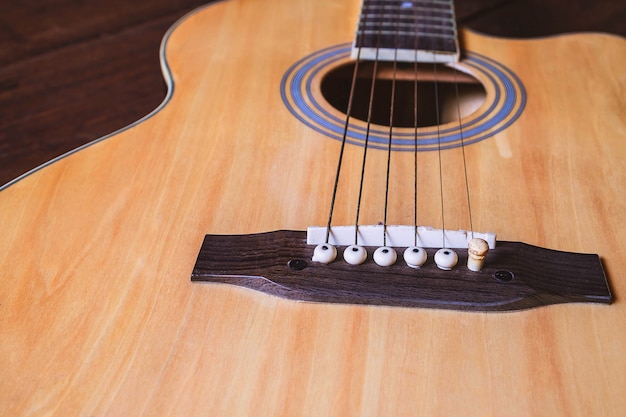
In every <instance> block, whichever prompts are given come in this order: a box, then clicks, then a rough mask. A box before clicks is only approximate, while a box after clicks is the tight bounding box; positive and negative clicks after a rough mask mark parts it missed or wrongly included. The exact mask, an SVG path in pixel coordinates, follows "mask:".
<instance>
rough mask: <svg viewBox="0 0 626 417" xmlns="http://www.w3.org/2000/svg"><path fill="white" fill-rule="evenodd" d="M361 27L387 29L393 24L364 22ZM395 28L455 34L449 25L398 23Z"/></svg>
mask: <svg viewBox="0 0 626 417" xmlns="http://www.w3.org/2000/svg"><path fill="white" fill-rule="evenodd" d="M360 26H361V27H368V26H374V27H378V26H380V27H385V26H392V24H391V23H389V22H386V21H382V22H363V23H361V25H360ZM394 26H395V27H398V28H414V29H418V28H419V29H438V30H448V31H450V32H452V33H455V31H454V29H453V28H452V27H450V26H449V25H439V24H436V23H435V24H431V23H413V22H396V23H395V25H394ZM411 34H416V33H415V32H411Z"/></svg>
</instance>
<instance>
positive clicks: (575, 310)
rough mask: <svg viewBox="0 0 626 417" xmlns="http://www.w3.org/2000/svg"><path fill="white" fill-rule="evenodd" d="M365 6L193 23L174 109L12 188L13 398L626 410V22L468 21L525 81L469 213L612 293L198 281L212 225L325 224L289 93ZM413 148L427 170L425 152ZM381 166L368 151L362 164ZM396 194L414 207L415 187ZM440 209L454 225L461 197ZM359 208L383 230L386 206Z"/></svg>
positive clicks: (50, 409) (279, 6)
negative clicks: (332, 300) (430, 291)
mask: <svg viewBox="0 0 626 417" xmlns="http://www.w3.org/2000/svg"><path fill="white" fill-rule="evenodd" d="M358 11H359V4H358V3H357V2H353V1H350V2H334V1H315V2H311V1H307V0H289V1H287V0H272V1H266V2H250V1H236V0H232V1H224V2H221V3H218V4H215V5H213V6H211V7H209V8H207V9H204V10H200V11H198V12H196V13H194V14H192V15H190V16H189V17H188V18H187V19H186V20H184V21H183V22H182V23H181V24H180V25H178V26H177V27H176V28H175V29H174V30H173V31H172V32H171V33H170V34H169V35H168V36H167V39H166V44H165V52H166V57H167V64H168V68H169V73H170V74H171V77H172V81H173V84H174V89H173V94H172V96H171V99H170V100H169V102H168V103H167V105H166V106H165V107H163V108H162V109H161V110H160V111H159V112H158V113H157V114H155V115H154V116H153V117H151V118H149V119H147V120H145V121H143V122H142V123H140V124H137V125H135V126H133V127H131V128H129V129H127V130H125V131H123V132H121V133H119V134H117V135H115V136H113V137H110V138H107V139H106V140H102V141H99V142H97V143H94V144H92V145H91V146H89V147H87V148H85V149H83V150H81V151H79V152H76V153H74V154H72V155H69V156H67V157H65V158H63V159H61V160H59V161H57V162H55V163H53V164H51V165H49V166H47V167H45V168H43V169H41V170H39V171H37V172H35V173H33V174H31V175H29V176H28V177H26V178H24V179H22V180H20V181H18V182H15V183H14V184H12V185H11V186H9V187H7V188H5V189H3V190H2V191H1V192H0V230H2V236H1V237H0V270H1V271H2V279H1V280H0V329H1V331H2V337H0V375H2V381H1V382H0V399H2V401H0V414H2V415H83V414H85V415H87V414H88V415H158V416H167V415H210V416H249V415H255V416H294V415H297V416H321V415H324V416H368V415H386V416H397V415H429V416H436V415H441V416H449V415H476V416H490V415H491V416H498V415H508V416H517V415H519V416H528V415H542V416H545V415H557V416H587V415H592V414H597V415H603V416H619V415H621V414H622V413H623V410H625V409H626V397H625V396H624V395H623V392H624V389H625V388H626V355H625V354H624V353H625V352H626V320H624V317H625V315H626V305H625V304H624V302H623V295H622V294H624V291H626V284H625V282H626V281H625V280H624V278H623V276H622V275H623V271H624V270H625V269H626V250H625V246H624V242H623V239H622V236H621V234H622V231H623V230H626V204H625V201H624V197H623V184H624V183H625V182H626V142H625V141H624V132H626V117H625V116H624V112H623V109H624V108H626V103H625V102H624V100H625V99H624V98H625V97H626V79H625V78H624V76H623V74H624V72H623V66H624V63H625V59H626V58H625V57H626V41H625V40H624V39H622V38H619V37H615V36H610V35H591V34H585V35H568V36H561V37H553V38H549V39H543V40H533V41H511V40H505V39H494V38H488V37H484V36H481V35H478V34H475V33H472V32H463V33H462V34H463V38H462V39H463V47H464V48H465V49H467V50H469V51H473V52H476V53H479V54H481V55H484V56H489V57H491V58H493V59H495V60H497V61H498V62H501V63H503V64H504V65H506V66H507V67H508V68H511V70H512V71H514V72H515V73H516V74H517V75H518V76H519V77H520V79H521V80H522V82H523V84H524V86H525V87H526V89H527V93H528V102H527V104H526V108H525V110H524V112H523V113H522V115H521V116H520V118H519V120H517V121H516V123H515V124H514V125H511V126H510V127H509V128H507V129H505V130H503V131H502V132H500V133H498V134H497V135H496V136H494V137H493V138H490V139H487V140H484V141H481V142H479V143H475V144H473V145H471V146H468V147H467V148H466V150H465V151H466V153H467V160H468V161H471V165H472V166H471V169H470V170H469V172H470V178H469V180H470V182H471V183H472V184H474V185H475V188H476V189H477V190H480V192H477V193H474V195H473V196H472V197H473V200H472V208H473V212H474V223H475V227H476V229H478V230H480V229H486V230H497V231H498V234H499V239H502V240H514V241H524V242H527V243H530V244H534V245H539V246H544V247H551V248H556V249H559V250H564V251H573V252H591V253H598V254H599V255H600V257H601V259H602V262H603V265H604V267H605V270H606V273H607V275H608V276H609V279H610V285H611V289H612V292H613V294H614V295H615V297H616V299H615V302H614V303H613V304H612V305H610V306H600V305H596V304H593V305H592V304H572V305H558V306H550V307H544V308H540V309H536V310H531V311H525V312H519V313H507V314H497V313H496V314H483V313H460V312H450V311H436V310H423V309H414V310H412V309H403V308H390V307H364V306H345V305H326V304H308V303H297V302H293V301H289V300H282V299H277V298H274V297H267V296H264V295H261V294H257V293H255V292H252V291H248V290H244V289H238V288H231V287H228V286H222V285H194V284H192V283H190V282H189V276H190V275H191V272H192V269H193V266H194V262H195V260H196V256H197V254H198V250H199V249H200V246H201V244H202V240H203V237H204V235H205V234H207V233H214V234H237V233H256V232H262V231H269V230H278V229H294V230H303V229H305V228H306V227H307V226H309V225H313V224H324V222H325V218H326V216H327V209H328V205H327V202H328V201H329V199H330V193H331V192H332V182H333V178H332V175H327V173H328V172H332V170H333V169H334V165H335V163H336V159H337V152H338V149H339V146H340V144H339V143H338V142H337V141H335V140H332V139H330V138H328V137H326V136H325V135H323V134H321V133H318V132H316V131H314V130H312V129H310V128H308V127H307V126H306V125H304V124H303V123H301V122H300V121H299V120H297V119H296V118H295V117H293V115H292V114H291V113H290V112H289V111H288V109H287V108H286V107H285V106H284V104H283V102H282V100H281V97H280V94H279V86H280V81H281V77H282V76H283V74H284V73H285V71H286V70H287V68H289V67H290V66H291V65H292V64H293V63H294V62H296V61H297V60H299V59H301V58H302V57H304V56H307V55H309V54H311V53H312V52H314V51H317V50H321V49H323V48H326V47H329V46H333V45H338V44H341V43H345V42H347V41H349V40H350V39H351V38H352V36H353V32H354V28H355V25H356V19H357V16H358ZM503 149H504V150H506V152H503ZM409 158H410V156H409V155H406V156H398V157H397V158H396V161H397V167H398V168H397V169H399V170H406V169H409V168H408V167H409V166H411V165H410V159H409ZM420 158H421V162H422V163H423V165H421V166H422V167H423V169H424V172H425V175H427V174H428V172H429V170H430V169H434V168H433V167H434V164H433V163H432V162H430V161H429V159H430V157H429V156H428V155H423V156H420ZM446 158H449V159H446V161H447V162H445V163H446V164H453V163H454V162H455V160H456V159H457V158H458V154H457V153H456V151H454V150H452V151H450V153H448V154H446ZM357 159H358V158H357V155H356V153H355V154H354V155H351V154H349V155H348V156H347V159H346V162H345V163H346V166H347V167H353V166H355V165H356V164H357V163H358V161H357ZM384 159H385V156H384V155H382V154H381V153H377V152H372V157H371V159H370V162H368V163H371V164H372V166H378V165H380V164H383V163H384V162H383V160H384ZM455 189H458V183H457V181H456V180H453V181H450V182H449V183H447V184H446V187H445V189H444V193H446V195H448V196H450V198H452V199H454V198H455V197H454V196H455V195H456V193H455ZM487 190H488V191H489V192H484V191H487ZM345 191H346V194H347V196H348V197H350V196H351V191H349V190H345ZM422 191H423V192H424V193H425V194H424V195H426V196H428V195H429V193H430V192H431V191H432V190H431V189H429V187H428V186H425V187H424V189H423V190H422ZM391 207H393V208H392V209H391V211H390V213H389V215H390V216H391V217H394V218H397V219H399V220H403V219H404V217H403V216H406V214H405V210H404V209H403V207H402V204H401V202H399V201H395V202H394V204H392V206H391ZM449 209H450V212H449V213H446V214H447V218H449V219H451V220H450V223H451V224H449V227H450V228H455V227H456V226H457V225H455V224H454V223H455V221H456V220H453V219H456V218H461V217H462V215H461V213H462V211H461V210H462V208H458V209H457V208H455V207H454V205H452V206H451V207H449ZM457 210H458V211H457ZM351 213H352V212H351V211H350V207H345V208H341V209H339V210H338V212H337V213H336V216H337V221H338V222H339V223H341V222H342V219H346V220H345V221H344V223H348V222H349V221H350V220H351V216H352V214H351ZM420 213H421V214H422V215H423V217H424V219H425V223H427V224H428V223H436V221H437V219H438V216H439V215H440V214H439V212H438V211H437V207H435V208H432V207H430V205H429V204H426V202H425V203H424V205H423V206H421V207H420ZM362 216H363V219H364V222H370V223H375V222H376V221H377V219H378V218H379V217H380V212H378V211H376V210H375V208H373V207H372V208H370V207H364V212H363V214H362ZM459 223H461V221H460V220H459ZM486 226H487V227H486Z"/></svg>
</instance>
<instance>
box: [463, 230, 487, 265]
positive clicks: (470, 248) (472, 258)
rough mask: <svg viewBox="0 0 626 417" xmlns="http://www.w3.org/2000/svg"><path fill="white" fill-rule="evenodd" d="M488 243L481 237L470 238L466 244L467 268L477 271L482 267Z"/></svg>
mask: <svg viewBox="0 0 626 417" xmlns="http://www.w3.org/2000/svg"><path fill="white" fill-rule="evenodd" d="M488 251H489V245H488V244H487V242H485V241H484V240H483V239H478V238H475V239H472V240H470V241H469V243H468V244H467V269H469V270H470V271H474V272H478V271H480V270H481V269H482V268H483V265H484V263H485V256H486V255H487V252H488Z"/></svg>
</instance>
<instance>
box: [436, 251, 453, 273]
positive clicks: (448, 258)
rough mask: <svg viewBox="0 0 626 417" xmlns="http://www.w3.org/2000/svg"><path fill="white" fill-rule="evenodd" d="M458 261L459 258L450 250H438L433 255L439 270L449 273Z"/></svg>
mask: <svg viewBox="0 0 626 417" xmlns="http://www.w3.org/2000/svg"><path fill="white" fill-rule="evenodd" d="M458 261H459V256H458V255H457V254H456V252H455V251H453V250H452V249H448V248H443V249H439V250H438V251H437V252H436V253H435V263H436V264H437V266H438V267H439V269H443V270H445V271H449V270H451V269H452V268H454V266H455V265H456V263H457V262H458Z"/></svg>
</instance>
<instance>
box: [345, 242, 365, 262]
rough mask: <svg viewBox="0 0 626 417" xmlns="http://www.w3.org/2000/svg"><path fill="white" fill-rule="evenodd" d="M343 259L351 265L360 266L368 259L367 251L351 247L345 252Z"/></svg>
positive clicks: (362, 248)
mask: <svg viewBox="0 0 626 417" xmlns="http://www.w3.org/2000/svg"><path fill="white" fill-rule="evenodd" d="M343 259H344V260H345V261H346V262H347V263H349V264H350V265H360V264H362V263H363V262H365V260H366V259H367V251H366V250H365V248H364V247H363V246H358V245H350V246H348V247H347V248H346V250H345V251H343Z"/></svg>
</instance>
